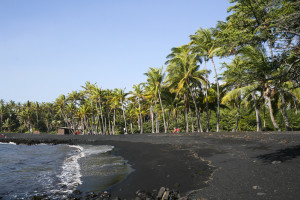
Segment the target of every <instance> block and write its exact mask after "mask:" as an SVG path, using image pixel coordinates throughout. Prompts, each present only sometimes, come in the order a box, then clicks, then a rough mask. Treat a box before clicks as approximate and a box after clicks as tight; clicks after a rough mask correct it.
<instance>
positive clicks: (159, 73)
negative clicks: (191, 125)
mask: <svg viewBox="0 0 300 200" xmlns="http://www.w3.org/2000/svg"><path fill="white" fill-rule="evenodd" d="M144 74H145V75H146V76H147V82H146V85H145V89H146V91H148V92H149V93H150V94H151V95H152V97H153V99H154V104H156V102H157V100H158V101H159V103H160V107H161V111H162V115H163V121H164V130H165V133H167V131H168V130H167V124H166V119H165V112H164V107H163V104H162V98H161V90H162V87H163V81H164V78H165V72H163V67H161V68H152V67H150V68H149V70H148V72H147V73H144Z"/></svg>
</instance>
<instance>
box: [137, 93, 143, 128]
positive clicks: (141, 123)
mask: <svg viewBox="0 0 300 200" xmlns="http://www.w3.org/2000/svg"><path fill="white" fill-rule="evenodd" d="M138 103H139V111H140V126H141V129H140V131H141V132H140V133H141V134H143V132H144V130H143V118H142V111H141V103H140V98H139V97H138Z"/></svg>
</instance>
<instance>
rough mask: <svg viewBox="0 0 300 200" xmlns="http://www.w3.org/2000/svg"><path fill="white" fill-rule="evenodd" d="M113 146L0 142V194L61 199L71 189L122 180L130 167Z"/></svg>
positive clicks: (104, 186) (84, 189)
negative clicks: (116, 154)
mask: <svg viewBox="0 0 300 200" xmlns="http://www.w3.org/2000/svg"><path fill="white" fill-rule="evenodd" d="M112 150H113V146H105V145H103V146H92V145H80V146H72V145H65V144H61V145H46V144H39V145H32V146H28V145H15V144H13V143H10V144H4V143H0V197H2V199H3V200H6V199H28V198H30V197H32V196H34V195H48V196H49V197H50V198H51V199H62V198H65V197H67V196H68V194H70V193H72V192H73V191H74V190H75V189H79V190H80V191H82V192H91V191H93V192H100V191H103V190H105V189H107V188H109V187H111V186H113V185H114V184H117V183H119V182H120V181H122V180H124V179H125V178H126V176H127V175H128V174H129V173H131V172H132V168H131V167H130V165H129V164H127V162H126V161H125V160H124V159H123V158H122V157H118V156H115V155H113V153H112Z"/></svg>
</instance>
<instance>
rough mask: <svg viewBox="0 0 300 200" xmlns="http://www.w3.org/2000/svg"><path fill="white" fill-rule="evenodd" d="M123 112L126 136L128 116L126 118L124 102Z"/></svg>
mask: <svg viewBox="0 0 300 200" xmlns="http://www.w3.org/2000/svg"><path fill="white" fill-rule="evenodd" d="M122 111H123V118H124V123H125V134H127V124H126V116H125V111H124V106H123V102H122Z"/></svg>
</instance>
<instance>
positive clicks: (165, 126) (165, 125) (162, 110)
mask: <svg viewBox="0 0 300 200" xmlns="http://www.w3.org/2000/svg"><path fill="white" fill-rule="evenodd" d="M158 97H159V102H160V107H161V112H162V114H163V120H164V129H165V133H167V132H168V130H167V124H166V119H165V111H164V107H163V105H162V100H161V96H160V91H159V90H158Z"/></svg>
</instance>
